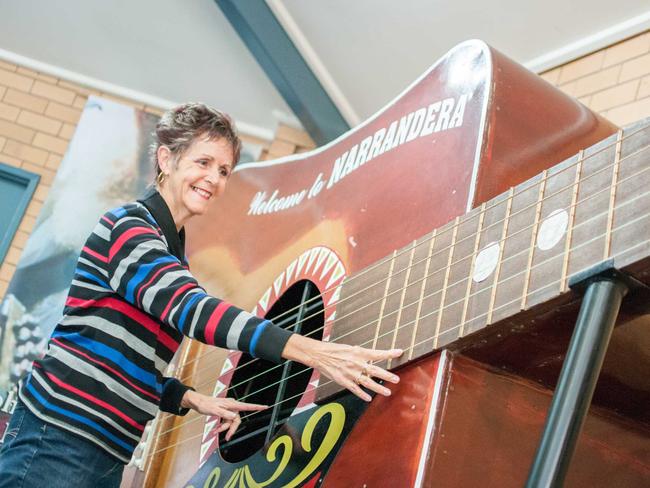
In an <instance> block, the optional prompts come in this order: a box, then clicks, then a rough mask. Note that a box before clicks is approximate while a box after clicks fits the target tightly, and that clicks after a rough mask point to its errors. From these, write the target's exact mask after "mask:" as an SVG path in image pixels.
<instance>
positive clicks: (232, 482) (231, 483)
mask: <svg viewBox="0 0 650 488" xmlns="http://www.w3.org/2000/svg"><path fill="white" fill-rule="evenodd" d="M241 472H242V468H237V469H236V470H235V472H234V473H233V474H232V476H231V477H230V479H229V480H228V481H226V484H225V485H223V488H237V480H239V476H240V475H241Z"/></svg>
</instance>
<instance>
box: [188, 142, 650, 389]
mask: <svg viewBox="0 0 650 488" xmlns="http://www.w3.org/2000/svg"><path fill="white" fill-rule="evenodd" d="M648 147H650V146H645V147H643V148H641V149H640V150H638V151H636V152H634V153H631V154H629V155H627V156H625V157H624V158H621V159H620V160H619V163H620V162H623V161H624V160H625V159H628V158H631V157H633V156H637V155H638V154H640V153H641V152H642V151H644V150H646V149H647V148H648ZM614 164H615V163H613V164H610V165H607V166H604V167H603V168H600V169H599V170H597V171H596V172H594V173H592V174H590V175H588V176H586V177H585V178H583V179H581V180H580V181H579V183H580V184H581V183H583V182H584V181H586V180H587V179H588V178H591V177H593V176H596V175H598V174H600V173H601V172H603V171H605V170H607V169H610V168H612V167H613V165H614ZM642 171H644V170H642ZM553 176H554V175H553ZM635 176H637V175H636V174H635V175H631V176H628V177H627V178H624V179H622V180H621V181H619V183H623V182H625V181H627V180H629V179H630V178H632V177H635ZM573 186H574V183H571V184H570V185H568V186H566V187H563V188H561V189H560V190H558V191H556V192H554V193H552V194H549V195H548V196H545V197H544V198H542V200H541V201H542V202H543V201H545V200H548V199H550V198H553V197H555V196H557V195H559V194H561V193H563V192H565V191H567V190H570V189H572V187H573ZM610 189H611V187H609V186H608V187H606V188H603V189H600V190H598V191H597V192H595V193H593V194H591V195H589V196H587V197H585V198H583V199H581V200H578V201H576V204H575V206H577V205H578V204H581V203H584V202H585V201H587V200H589V199H591V198H594V197H596V196H598V194H600V193H601V192H604V191H608V190H610ZM536 205H537V202H535V203H533V204H530V205H527V206H526V207H524V208H523V209H521V210H519V211H517V212H514V213H513V214H511V215H510V216H509V217H508V218H509V219H512V217H513V216H516V215H517V214H519V213H521V212H523V211H525V210H530V209H531V208H532V207H534V206H536ZM570 207H571V206H570ZM589 220H592V219H589ZM504 221H505V219H500V220H497V221H495V222H493V223H492V224H490V225H488V226H486V227H485V229H484V230H486V229H488V228H490V227H492V226H495V225H498V224H501V223H503V222H504ZM587 222H588V221H587ZM587 222H583V223H581V224H578V225H576V226H575V227H574V228H578V227H580V226H581V225H584V224H585V223H587ZM533 226H534V225H530V226H526V227H523V228H522V229H519V230H518V231H517V232H514V233H512V234H510V235H508V236H507V237H506V238H505V239H499V240H498V241H495V242H496V243H500V242H501V241H503V242H505V241H506V240H508V239H512V238H513V237H514V236H516V235H517V234H519V233H521V232H524V231H527V230H529V229H531V228H532V227H533ZM439 235H440V234H438V236H439ZM470 237H474V236H472V235H470V236H468V237H467V238H470ZM467 238H464V239H467ZM464 239H461V240H460V241H458V242H456V243H455V244H453V245H450V246H447V247H445V248H442V249H440V250H438V251H436V253H434V254H432V255H431V256H430V257H426V258H423V259H421V260H419V261H416V262H414V263H412V265H411V266H407V267H405V268H400V269H399V270H396V271H394V272H393V273H392V274H391V275H390V276H388V277H386V278H383V279H381V280H380V281H378V282H377V283H374V284H372V285H369V286H367V287H366V288H364V289H363V290H361V292H366V291H368V290H369V289H370V288H372V287H374V286H377V285H379V284H381V283H383V282H384V281H386V280H387V279H389V278H392V277H394V276H395V275H397V274H399V273H403V272H405V271H406V270H408V269H410V268H412V267H414V266H416V265H418V264H421V263H422V262H424V261H426V260H428V259H432V258H433V256H435V255H438V254H441V253H443V252H445V251H448V250H449V249H450V248H451V247H456V246H458V244H459V243H460V242H462V241H463V240H464ZM412 249H413V247H411V248H410V249H408V250H412ZM526 251H528V249H526V250H524V251H522V252H526ZM473 254H474V253H473V252H472V253H470V254H468V255H467V256H463V257H462V258H460V259H457V260H456V261H454V262H452V263H451V265H452V266H453V265H455V264H457V263H459V262H461V261H463V260H465V259H467V258H468V257H470V256H472V255H473ZM517 255H518V254H516V255H513V256H509V257H508V258H506V259H505V260H504V261H503V262H505V261H507V260H508V259H512V258H514V257H516V256H517ZM446 267H447V266H445V267H443V268H439V269H436V270H435V271H433V272H431V273H429V274H428V275H427V276H425V277H423V278H422V279H426V278H428V277H429V276H431V275H434V274H436V273H438V272H440V271H441V270H443V269H446ZM418 281H419V280H418ZM462 281H464V279H463V280H461V281H459V282H462ZM414 283H417V282H414ZM414 283H411V284H409V285H408V286H412V285H413V284H414ZM454 284H455V283H454ZM338 286H340V285H338ZM451 286H453V284H452V285H449V287H451ZM402 289H403V288H400V289H397V290H394V291H393V292H391V293H389V294H388V295H386V296H387V297H388V296H391V295H393V294H395V293H399V292H400V291H402ZM324 293H326V292H323V294H324ZM359 293H360V292H356V293H355V294H354V295H352V296H356V295H358V294H359ZM320 296H322V295H319V296H317V298H318V297H320ZM352 296H350V297H347V298H351V297H352ZM383 298H384V297H381V298H379V299H377V300H374V301H372V302H369V303H367V304H365V305H363V306H362V307H360V308H359V309H355V310H352V311H351V312H349V313H348V314H347V315H342V316H339V317H337V320H341V319H343V318H346V317H348V316H350V315H352V314H354V313H357V312H358V311H359V310H362V309H363V308H366V307H369V306H371V305H374V304H376V303H378V302H379V301H381V300H382V299H383ZM344 301H345V300H341V301H339V302H336V303H334V304H332V305H329V306H326V307H324V308H323V310H322V311H319V312H316V313H314V314H312V315H308V316H307V317H304V318H303V319H302V320H301V321H299V322H296V323H295V324H293V325H291V326H289V327H287V330H291V329H292V328H294V327H295V326H296V325H298V324H302V323H304V322H305V321H307V320H310V319H311V318H313V317H315V316H317V315H319V314H321V313H325V311H326V310H328V309H329V308H332V307H338V306H340V305H341V303H343V302H344ZM305 303H306V302H305ZM272 320H277V318H276V317H273V318H272ZM323 328H324V327H321V328H319V329H315V330H313V331H311V332H310V333H308V334H304V335H305V336H310V335H312V334H314V333H316V332H319V331H320V330H322V329H323ZM338 339H340V337H339V338H338ZM211 352H212V351H211ZM215 352H216V351H215ZM206 354H207V353H206ZM206 354H203V355H200V356H201V358H202V357H204V356H205V355H206ZM198 359H199V358H196V359H195V360H198ZM195 360H193V361H195ZM256 360H257V358H253V360H251V361H249V362H247V363H245V364H244V365H241V366H238V367H237V368H235V371H236V370H237V369H239V368H243V367H247V366H250V365H251V364H252V363H253V362H255V361H256ZM188 364H189V363H188ZM275 367H279V366H274V367H273V368H271V369H269V370H266V371H265V372H262V373H260V374H265V373H266V372H268V371H270V370H272V369H274V368H275ZM200 372H201V370H199V371H198V373H200ZM195 374H197V372H196V371H195V372H193V373H190V374H188V375H187V376H184V377H182V378H181V379H180V381H185V380H187V379H188V378H190V377H192V376H193V375H195ZM251 379H252V378H251ZM235 386H239V385H233V387H235Z"/></svg>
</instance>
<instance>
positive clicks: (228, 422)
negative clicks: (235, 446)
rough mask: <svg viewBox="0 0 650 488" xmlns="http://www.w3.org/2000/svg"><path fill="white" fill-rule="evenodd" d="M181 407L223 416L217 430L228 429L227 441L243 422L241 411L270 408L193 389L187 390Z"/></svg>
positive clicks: (203, 413)
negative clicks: (209, 394)
mask: <svg viewBox="0 0 650 488" xmlns="http://www.w3.org/2000/svg"><path fill="white" fill-rule="evenodd" d="M181 407H183V408H191V409H192V410H195V411H197V412H198V413H200V414H202V415H213V416H215V417H221V425H219V428H218V429H217V432H223V431H225V430H227V431H228V432H226V440H227V441H229V440H230V438H231V437H232V436H233V434H234V433H235V431H236V430H237V428H238V427H239V425H240V424H241V417H240V416H239V412H256V411H259V410H265V409H266V408H268V407H267V406H266V405H258V404H255V403H244V402H238V401H237V400H233V399H232V398H217V397H211V396H207V395H203V394H201V393H199V392H196V391H193V390H187V391H186V392H185V395H183V399H182V400H181Z"/></svg>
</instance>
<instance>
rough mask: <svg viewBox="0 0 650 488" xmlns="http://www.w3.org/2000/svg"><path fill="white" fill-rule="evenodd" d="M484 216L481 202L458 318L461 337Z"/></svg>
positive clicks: (463, 330)
mask: <svg viewBox="0 0 650 488" xmlns="http://www.w3.org/2000/svg"><path fill="white" fill-rule="evenodd" d="M484 218H485V202H483V204H481V213H480V215H479V218H478V229H477V230H476V238H475V239H474V251H473V252H472V264H471V265H470V267H469V275H468V276H467V287H466V290H465V301H464V303H463V315H462V317H461V319H460V330H459V331H458V337H463V334H464V332H465V320H466V319H467V306H468V304H469V294H470V291H471V290H472V275H473V274H474V266H475V264H476V255H477V254H478V246H479V243H480V242H481V231H482V230H483V219H484Z"/></svg>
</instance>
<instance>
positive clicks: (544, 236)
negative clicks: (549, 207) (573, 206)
mask: <svg viewBox="0 0 650 488" xmlns="http://www.w3.org/2000/svg"><path fill="white" fill-rule="evenodd" d="M568 224H569V214H568V213H567V211H566V210H564V209H562V208H559V209H557V210H554V211H553V212H551V213H550V214H549V216H548V217H546V218H545V219H544V220H543V221H542V224H541V225H540V226H539V231H538V233H537V248H538V249H539V250H540V251H548V250H549V249H551V248H553V246H555V245H556V244H557V243H558V242H560V240H562V236H564V233H565V232H566V229H567V225H568Z"/></svg>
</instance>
